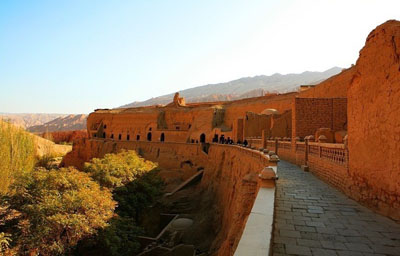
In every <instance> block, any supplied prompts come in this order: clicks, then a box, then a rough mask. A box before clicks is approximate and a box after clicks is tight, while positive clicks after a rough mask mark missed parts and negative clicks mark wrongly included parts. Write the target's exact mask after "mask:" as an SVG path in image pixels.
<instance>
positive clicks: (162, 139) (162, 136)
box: [160, 133, 165, 142]
mask: <svg viewBox="0 0 400 256" xmlns="http://www.w3.org/2000/svg"><path fill="white" fill-rule="evenodd" d="M160 141H161V142H163V141H165V135H164V133H161V137H160Z"/></svg>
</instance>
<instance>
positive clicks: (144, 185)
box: [75, 170, 163, 256]
mask: <svg viewBox="0 0 400 256" xmlns="http://www.w3.org/2000/svg"><path fill="white" fill-rule="evenodd" d="M157 173H158V171H157V170H152V171H149V172H147V173H144V174H143V175H141V176H137V177H136V179H135V180H134V181H132V182H129V183H128V184H126V185H125V186H121V187H117V188H115V189H114V191H113V197H114V200H116V201H117V202H118V208H117V209H116V213H117V214H118V216H115V217H114V218H113V219H112V220H111V223H110V226H108V227H107V228H105V229H103V230H101V231H99V233H98V235H97V236H96V237H93V238H90V239H87V240H85V241H82V242H81V243H80V244H79V246H78V248H77V250H76V251H75V255H85V256H86V255H107V256H118V255H122V256H124V255H135V253H136V252H137V251H138V249H139V247H140V244H139V241H138V240H137V236H138V235H142V234H143V230H142V228H140V227H139V224H138V223H139V218H140V216H141V215H142V214H145V210H146V209H147V207H149V206H150V205H152V204H154V203H155V202H156V200H157V198H158V197H159V196H160V195H161V193H162V192H161V191H162V186H163V182H162V180H161V178H160V177H159V176H158V175H157Z"/></svg>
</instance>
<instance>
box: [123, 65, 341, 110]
mask: <svg viewBox="0 0 400 256" xmlns="http://www.w3.org/2000/svg"><path fill="white" fill-rule="evenodd" d="M342 70H343V68H340V67H333V68H330V69H328V70H325V71H323V72H318V71H304V72H302V73H289V74H285V75H282V74H280V73H274V74H272V75H270V76H266V75H257V76H253V77H242V78H239V79H236V80H232V81H229V82H225V83H217V84H206V85H201V86H196V87H193V88H189V89H185V90H181V91H179V93H180V95H181V96H182V97H185V100H186V102H188V103H196V102H208V101H226V100H237V99H244V98H250V97H258V96H262V95H263V94H265V93H285V92H290V91H295V90H297V89H298V86H300V85H303V84H318V83H320V82H322V81H323V80H326V79H328V78H329V77H331V76H333V75H336V74H338V73H340V72H341V71H342ZM262 93H263V94H262ZM173 96H174V93H170V94H166V95H161V96H158V97H154V98H150V99H148V100H145V101H134V102H131V103H128V104H126V105H123V106H120V107H118V108H129V107H142V106H150V105H165V104H168V103H170V102H171V99H172V98H173Z"/></svg>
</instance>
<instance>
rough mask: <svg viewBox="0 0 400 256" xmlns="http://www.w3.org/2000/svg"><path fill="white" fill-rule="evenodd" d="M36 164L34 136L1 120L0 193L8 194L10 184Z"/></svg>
mask: <svg viewBox="0 0 400 256" xmlns="http://www.w3.org/2000/svg"><path fill="white" fill-rule="evenodd" d="M34 165H35V145H34V141H33V139H32V136H31V135H30V134H29V133H27V132H26V131H24V130H23V129H22V128H18V127H15V126H13V125H12V124H9V123H7V122H4V121H1V120H0V181H1V182H0V195H1V194H6V193H7V192H8V188H9V186H10V184H12V182H13V181H14V180H15V179H16V178H17V177H18V176H20V175H21V174H24V173H27V172H29V171H31V170H32V169H33V167H34Z"/></svg>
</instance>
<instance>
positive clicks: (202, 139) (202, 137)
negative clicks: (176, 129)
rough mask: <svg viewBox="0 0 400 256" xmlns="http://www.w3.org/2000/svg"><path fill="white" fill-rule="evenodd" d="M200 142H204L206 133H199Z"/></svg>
mask: <svg viewBox="0 0 400 256" xmlns="http://www.w3.org/2000/svg"><path fill="white" fill-rule="evenodd" d="M200 143H206V135H205V134H204V133H202V134H201V135H200Z"/></svg>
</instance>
